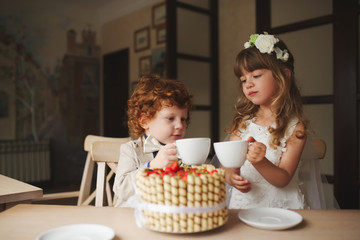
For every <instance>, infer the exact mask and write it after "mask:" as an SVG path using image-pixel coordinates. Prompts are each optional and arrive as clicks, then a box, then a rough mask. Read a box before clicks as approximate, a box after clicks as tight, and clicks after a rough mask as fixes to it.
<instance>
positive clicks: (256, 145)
mask: <svg viewBox="0 0 360 240" xmlns="http://www.w3.org/2000/svg"><path fill="white" fill-rule="evenodd" d="M248 141H249V142H251V144H250V146H249V148H248V152H247V154H246V158H247V160H249V161H250V162H251V163H252V164H256V163H259V162H261V161H262V160H264V159H265V153H266V146H265V145H264V144H263V143H261V142H256V141H255V139H254V138H253V137H249V139H248Z"/></svg>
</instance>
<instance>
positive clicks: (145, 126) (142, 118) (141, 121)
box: [139, 113, 149, 130]
mask: <svg viewBox="0 0 360 240" xmlns="http://www.w3.org/2000/svg"><path fill="white" fill-rule="evenodd" d="M147 122H148V121H147V120H146V118H145V114H144V113H142V114H141V115H140V117H139V124H140V126H141V127H142V128H143V129H145V130H147V129H148V128H149V126H148V124H147Z"/></svg>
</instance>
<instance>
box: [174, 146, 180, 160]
mask: <svg viewBox="0 0 360 240" xmlns="http://www.w3.org/2000/svg"><path fill="white" fill-rule="evenodd" d="M173 144H174V146H175V147H176V157H177V158H178V159H181V156H180V154H179V151H178V150H177V146H176V142H173Z"/></svg>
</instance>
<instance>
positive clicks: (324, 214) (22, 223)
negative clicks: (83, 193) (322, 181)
mask: <svg viewBox="0 0 360 240" xmlns="http://www.w3.org/2000/svg"><path fill="white" fill-rule="evenodd" d="M239 211H241V210H230V213H229V221H228V222H227V223H226V224H225V225H224V226H222V227H220V228H218V229H214V230H211V231H207V232H202V233H194V234H170V233H160V232H155V231H151V230H147V229H144V228H139V227H137V225H136V223H135V218H134V210H133V209H132V208H112V207H102V208H97V207H92V206H84V207H77V206H59V205H37V204H19V205H16V206H15V207H12V208H11V209H8V210H6V211H4V212H2V213H0V236H1V239H7V240H11V239H22V240H23V239H36V237H37V236H38V235H40V234H41V233H42V232H44V231H47V230H49V229H52V228H55V227H59V226H63V225H68V224H79V223H80V224H81V223H82V224H84V223H92V224H102V225H106V226H109V227H111V228H112V229H114V230H115V232H116V238H115V239H116V240H120V239H121V240H125V239H135V240H136V239H142V240H143V239H156V240H161V239H206V240H212V239H252V240H253V239H266V240H272V239H274V240H275V239H276V240H281V239H284V240H285V239H286V240H289V239H291V240H296V239H302V240H303V239H317V240H319V239H326V240H331V239H336V240H338V239H346V240H351V239H359V238H360V227H359V226H360V225H359V223H360V210H297V211H296V212H298V213H300V214H301V215H302V216H303V218H304V220H303V222H302V223H300V224H299V225H298V226H296V227H294V228H292V229H287V230H281V231H270V230H262V229H257V228H253V227H250V226H248V225H246V224H244V223H243V222H242V221H240V220H239V218H238V217H237V214H238V212H239Z"/></svg>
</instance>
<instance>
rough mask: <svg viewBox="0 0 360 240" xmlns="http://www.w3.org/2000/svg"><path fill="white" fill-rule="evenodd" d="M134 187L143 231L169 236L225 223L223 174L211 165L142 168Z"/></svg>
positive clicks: (204, 229)
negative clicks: (138, 195) (142, 217)
mask: <svg viewBox="0 0 360 240" xmlns="http://www.w3.org/2000/svg"><path fill="white" fill-rule="evenodd" d="M136 185H137V189H138V192H139V194H140V205H141V211H142V214H143V216H144V221H145V225H146V227H147V228H150V229H153V230H157V231H163V232H173V233H192V232H201V231H207V230H211V229H214V228H217V227H219V226H222V225H223V224H224V223H225V222H226V221H227V219H228V210H227V206H226V203H225V202H226V187H225V180H224V170H223V169H215V167H214V166H212V165H207V164H203V165H201V166H181V167H179V165H178V163H177V162H175V163H174V164H173V165H171V167H168V168H164V169H159V168H157V169H151V168H143V169H141V170H139V171H138V173H137V176H136Z"/></svg>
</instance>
